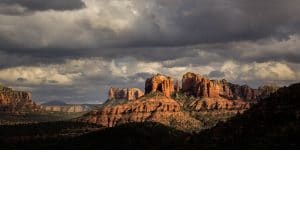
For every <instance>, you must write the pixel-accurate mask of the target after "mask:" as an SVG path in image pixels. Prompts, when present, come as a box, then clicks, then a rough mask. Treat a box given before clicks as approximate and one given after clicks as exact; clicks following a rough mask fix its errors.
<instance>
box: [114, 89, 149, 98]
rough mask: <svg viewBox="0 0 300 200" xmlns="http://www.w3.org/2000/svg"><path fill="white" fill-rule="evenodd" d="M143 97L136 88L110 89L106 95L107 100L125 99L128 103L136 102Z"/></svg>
mask: <svg viewBox="0 0 300 200" xmlns="http://www.w3.org/2000/svg"><path fill="white" fill-rule="evenodd" d="M142 96H144V93H143V92H142V91H141V90H140V89H137V88H126V89H121V88H110V90H109V93H108V98H109V100H112V99H126V100H128V101H132V100H136V99H138V98H140V97H142Z"/></svg>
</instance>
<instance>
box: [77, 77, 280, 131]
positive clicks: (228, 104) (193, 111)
mask: <svg viewBox="0 0 300 200" xmlns="http://www.w3.org/2000/svg"><path fill="white" fill-rule="evenodd" d="M130 91H131V92H132V93H133V94H134V92H136V91H135V90H130V89H114V88H111V89H110V91H109V100H113V99H123V100H124V99H125V100H129V101H122V102H118V101H116V102H115V103H111V104H109V103H108V104H106V105H104V106H103V107H102V108H100V109H98V110H94V111H92V112H89V113H88V114H86V115H84V116H83V117H82V118H81V119H79V120H80V121H84V122H88V123H95V124H100V125H102V126H105V127H114V126H116V125H119V124H125V123H130V122H158V123H162V124H164V125H167V126H172V127H175V128H177V129H180V130H184V131H193V130H199V128H207V127H209V126H212V125H213V124H214V123H217V122H218V121H220V120H226V119H228V118H229V117H232V116H234V115H235V114H237V113H242V112H244V111H246V110H247V109H249V108H250V107H251V105H252V104H254V103H256V102H257V101H258V99H259V98H260V97H261V96H260V95H262V94H263V96H264V97H265V96H268V95H269V94H270V93H271V92H272V91H275V88H270V87H267V86H265V87H262V88H260V89H252V88H250V87H248V86H246V85H244V86H239V85H235V84H232V83H229V82H227V81H226V80H220V81H217V80H209V79H207V78H205V77H204V76H201V75H198V74H194V73H187V74H185V75H184V76H183V78H182V88H180V86H179V82H178V81H177V82H176V84H175V85H174V81H173V79H172V78H171V77H168V76H164V75H160V74H158V75H155V76H153V77H151V78H149V79H147V80H146V83H145V95H144V96H142V97H139V98H137V96H135V95H133V96H132V95H130V94H131V93H130ZM208 117H209V119H208ZM207 120H211V122H209V123H207Z"/></svg>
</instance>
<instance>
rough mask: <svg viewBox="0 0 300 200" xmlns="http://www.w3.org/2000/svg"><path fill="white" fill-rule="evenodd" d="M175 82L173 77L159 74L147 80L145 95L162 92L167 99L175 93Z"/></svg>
mask: <svg viewBox="0 0 300 200" xmlns="http://www.w3.org/2000/svg"><path fill="white" fill-rule="evenodd" d="M174 91H175V88H174V81H173V79H172V78H171V77H168V76H164V75H161V74H157V75H155V76H153V77H151V78H149V79H147V80H146V83H145V93H146V94H149V93H152V92H162V93H163V94H164V95H165V96H166V97H171V95H172V94H173V93H174Z"/></svg>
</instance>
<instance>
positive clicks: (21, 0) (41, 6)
mask: <svg viewBox="0 0 300 200" xmlns="http://www.w3.org/2000/svg"><path fill="white" fill-rule="evenodd" d="M0 5H2V6H7V7H6V8H7V9H8V10H9V8H10V9H11V11H13V7H8V6H15V7H14V8H15V9H16V11H18V10H17V8H18V7H17V6H21V7H23V8H25V9H26V10H28V11H44V10H76V9H81V8H84V7H85V4H84V2H82V1H81V0H67V1H63V0H50V1H43V0H0ZM19 11H20V8H19ZM11 14H13V13H11Z"/></svg>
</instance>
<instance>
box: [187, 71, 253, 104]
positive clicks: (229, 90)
mask: <svg viewBox="0 0 300 200" xmlns="http://www.w3.org/2000/svg"><path fill="white" fill-rule="evenodd" d="M182 91H183V92H184V93H186V94H188V95H193V96H195V97H198V98H226V99H230V100H238V99H242V100H245V101H254V100H256V99H257V97H258V96H259V91H258V90H257V89H252V88H250V87H248V86H246V85H244V86H239V85H235V84H231V83H228V82H227V81H226V80H221V81H217V80H209V79H207V78H205V77H203V76H201V75H199V74H194V73H187V74H185V75H184V76H183V78H182Z"/></svg>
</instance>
